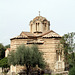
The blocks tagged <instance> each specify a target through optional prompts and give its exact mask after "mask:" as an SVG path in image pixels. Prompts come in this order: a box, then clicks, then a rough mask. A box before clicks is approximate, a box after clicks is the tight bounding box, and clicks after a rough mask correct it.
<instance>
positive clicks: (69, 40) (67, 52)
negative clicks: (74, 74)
mask: <svg viewBox="0 0 75 75" xmlns="http://www.w3.org/2000/svg"><path fill="white" fill-rule="evenodd" d="M74 38H75V33H74V32H72V33H68V34H65V35H64V36H63V37H62V38H61V41H60V44H62V45H63V46H62V47H63V50H64V61H65V65H66V64H69V66H74V64H75V53H74V51H75V39H74Z"/></svg>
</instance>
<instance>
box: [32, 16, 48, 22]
mask: <svg viewBox="0 0 75 75" xmlns="http://www.w3.org/2000/svg"><path fill="white" fill-rule="evenodd" d="M37 20H40V21H44V20H46V21H47V19H46V18H45V17H42V16H36V17H35V18H34V19H33V22H35V21H37Z"/></svg>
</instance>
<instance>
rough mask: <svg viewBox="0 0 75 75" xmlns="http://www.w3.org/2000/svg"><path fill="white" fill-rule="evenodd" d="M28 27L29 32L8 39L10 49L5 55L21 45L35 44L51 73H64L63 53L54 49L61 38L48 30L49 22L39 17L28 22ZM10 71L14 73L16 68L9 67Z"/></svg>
mask: <svg viewBox="0 0 75 75" xmlns="http://www.w3.org/2000/svg"><path fill="white" fill-rule="evenodd" d="M29 26H30V32H24V31H23V32H21V33H20V35H19V36H16V37H14V38H11V39H10V40H11V44H10V46H11V47H10V50H8V51H6V53H8V52H9V51H12V50H16V47H17V46H19V45H21V44H24V45H27V46H30V45H32V44H37V45H38V48H39V50H40V51H42V52H43V53H44V55H43V57H44V59H45V61H46V62H47V65H48V67H49V69H50V70H51V71H53V72H59V71H64V68H65V65H64V61H63V52H61V53H59V50H58V49H57V48H56V46H57V45H58V43H59V42H60V39H61V36H60V35H59V34H57V33H56V32H54V31H53V30H51V29H50V21H48V20H47V19H46V18H45V17H42V16H40V15H39V16H37V17H35V18H34V19H33V20H31V21H30V24H29ZM11 71H12V72H16V71H17V67H14V66H11Z"/></svg>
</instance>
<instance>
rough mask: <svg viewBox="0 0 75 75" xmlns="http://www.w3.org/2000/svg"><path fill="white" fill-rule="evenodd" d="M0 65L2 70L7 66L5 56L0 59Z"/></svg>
mask: <svg viewBox="0 0 75 75" xmlns="http://www.w3.org/2000/svg"><path fill="white" fill-rule="evenodd" d="M0 67H2V70H3V68H8V67H9V65H8V59H7V58H6V57H5V58H3V59H1V60H0Z"/></svg>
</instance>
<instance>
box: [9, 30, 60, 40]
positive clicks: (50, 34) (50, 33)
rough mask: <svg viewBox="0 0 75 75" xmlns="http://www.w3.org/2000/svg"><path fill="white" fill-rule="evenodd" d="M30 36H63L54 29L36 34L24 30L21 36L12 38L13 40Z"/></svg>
mask: <svg viewBox="0 0 75 75" xmlns="http://www.w3.org/2000/svg"><path fill="white" fill-rule="evenodd" d="M28 37H43V38H46V37H48V38H49V37H61V36H60V35H59V34H57V33H56V32H54V31H53V30H50V31H47V32H45V33H42V34H40V35H34V34H33V33H31V32H22V33H21V34H20V35H19V36H16V37H14V38H11V39H10V40H12V39H27V38H28Z"/></svg>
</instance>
